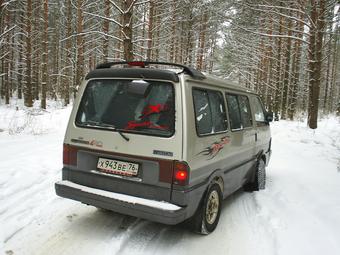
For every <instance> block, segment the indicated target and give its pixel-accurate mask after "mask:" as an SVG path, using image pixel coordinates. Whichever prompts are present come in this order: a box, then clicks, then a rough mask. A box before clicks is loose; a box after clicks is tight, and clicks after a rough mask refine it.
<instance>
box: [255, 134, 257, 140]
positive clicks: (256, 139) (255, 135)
mask: <svg viewBox="0 0 340 255" xmlns="http://www.w3.org/2000/svg"><path fill="white" fill-rule="evenodd" d="M255 142H257V133H255Z"/></svg>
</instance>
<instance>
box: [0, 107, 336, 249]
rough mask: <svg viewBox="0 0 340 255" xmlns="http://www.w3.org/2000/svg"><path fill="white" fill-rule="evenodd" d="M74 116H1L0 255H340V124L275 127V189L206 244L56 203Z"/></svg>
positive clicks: (248, 197)
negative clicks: (67, 134) (64, 148)
mask: <svg viewBox="0 0 340 255" xmlns="http://www.w3.org/2000/svg"><path fill="white" fill-rule="evenodd" d="M69 112H70V108H66V109H62V108H58V107H56V110H53V111H51V112H49V113H48V112H39V111H37V112H31V114H29V115H27V112H25V111H23V110H19V111H15V109H14V107H5V106H0V242H1V243H0V254H2V253H3V254H7V255H10V254H29V255H31V254H34V255H35V254H42V255H45V254H72V255H74V254H91V255H93V254H98V255H101V254H119V255H121V254H133V255H135V254H178V255H180V254H239V255H243V254H251V255H255V254H261V255H267V254H268V255H274V254H282V255H287V254H289V255H292V254H296V255H301V254H308V255H313V254H317V255H319V254H324V255H326V254H332V255H333V254H340V120H337V119H336V118H334V117H333V118H328V119H325V120H323V121H322V122H321V123H320V127H319V129H317V130H316V131H312V130H308V129H307V128H306V127H305V123H304V122H289V121H280V122H276V123H273V125H272V134H273V156H272V160H271V162H270V165H269V168H268V169H267V171H268V172H267V177H268V179H267V189H266V190H264V191H261V192H257V193H244V192H242V191H239V192H237V193H236V194H234V195H233V196H231V197H230V198H228V199H227V200H225V201H224V203H223V210H222V214H221V218H220V223H219V226H218V228H217V229H216V231H215V232H213V233H212V234H210V235H208V236H199V235H196V234H193V233H191V232H189V231H188V230H186V229H185V228H184V227H183V226H181V225H179V226H166V225H162V224H157V223H152V222H148V221H145V220H141V219H137V218H133V217H128V216H124V215H120V214H117V213H113V212H107V211H100V210H97V209H95V208H93V207H90V206H86V205H83V204H80V203H78V202H75V201H71V200H67V199H62V198H59V197H57V196H56V195H55V192H54V182H55V181H57V180H59V179H60V178H61V172H60V169H61V154H62V151H61V150H62V140H63V135H64V131H65V127H66V122H67V118H68V114H69Z"/></svg>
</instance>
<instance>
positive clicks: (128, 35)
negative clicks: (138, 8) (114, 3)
mask: <svg viewBox="0 0 340 255" xmlns="http://www.w3.org/2000/svg"><path fill="white" fill-rule="evenodd" d="M134 3H135V1H134V0H125V1H124V3H123V6H124V13H123V36H124V42H123V47H124V58H125V60H126V61H133V45H132V18H133V16H132V14H133V5H134Z"/></svg>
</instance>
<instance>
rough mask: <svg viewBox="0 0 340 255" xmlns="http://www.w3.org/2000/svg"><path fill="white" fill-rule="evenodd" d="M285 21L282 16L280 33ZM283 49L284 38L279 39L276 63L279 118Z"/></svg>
mask: <svg viewBox="0 0 340 255" xmlns="http://www.w3.org/2000/svg"><path fill="white" fill-rule="evenodd" d="M282 27H283V21H282V17H281V18H280V24H279V34H280V35H281V34H282ZM281 51H282V39H281V38H278V39H277V64H276V82H275V88H276V90H275V100H274V113H275V118H276V119H278V118H279V117H278V116H279V113H280V111H281V58H282V56H281Z"/></svg>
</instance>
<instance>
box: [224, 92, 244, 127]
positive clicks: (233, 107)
mask: <svg viewBox="0 0 340 255" xmlns="http://www.w3.org/2000/svg"><path fill="white" fill-rule="evenodd" d="M226 96H227V104H228V112H229V120H230V126H231V129H232V130H235V129H241V128H242V123H241V112H240V107H239V104H238V100H237V95H230V94H227V95H226Z"/></svg>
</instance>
